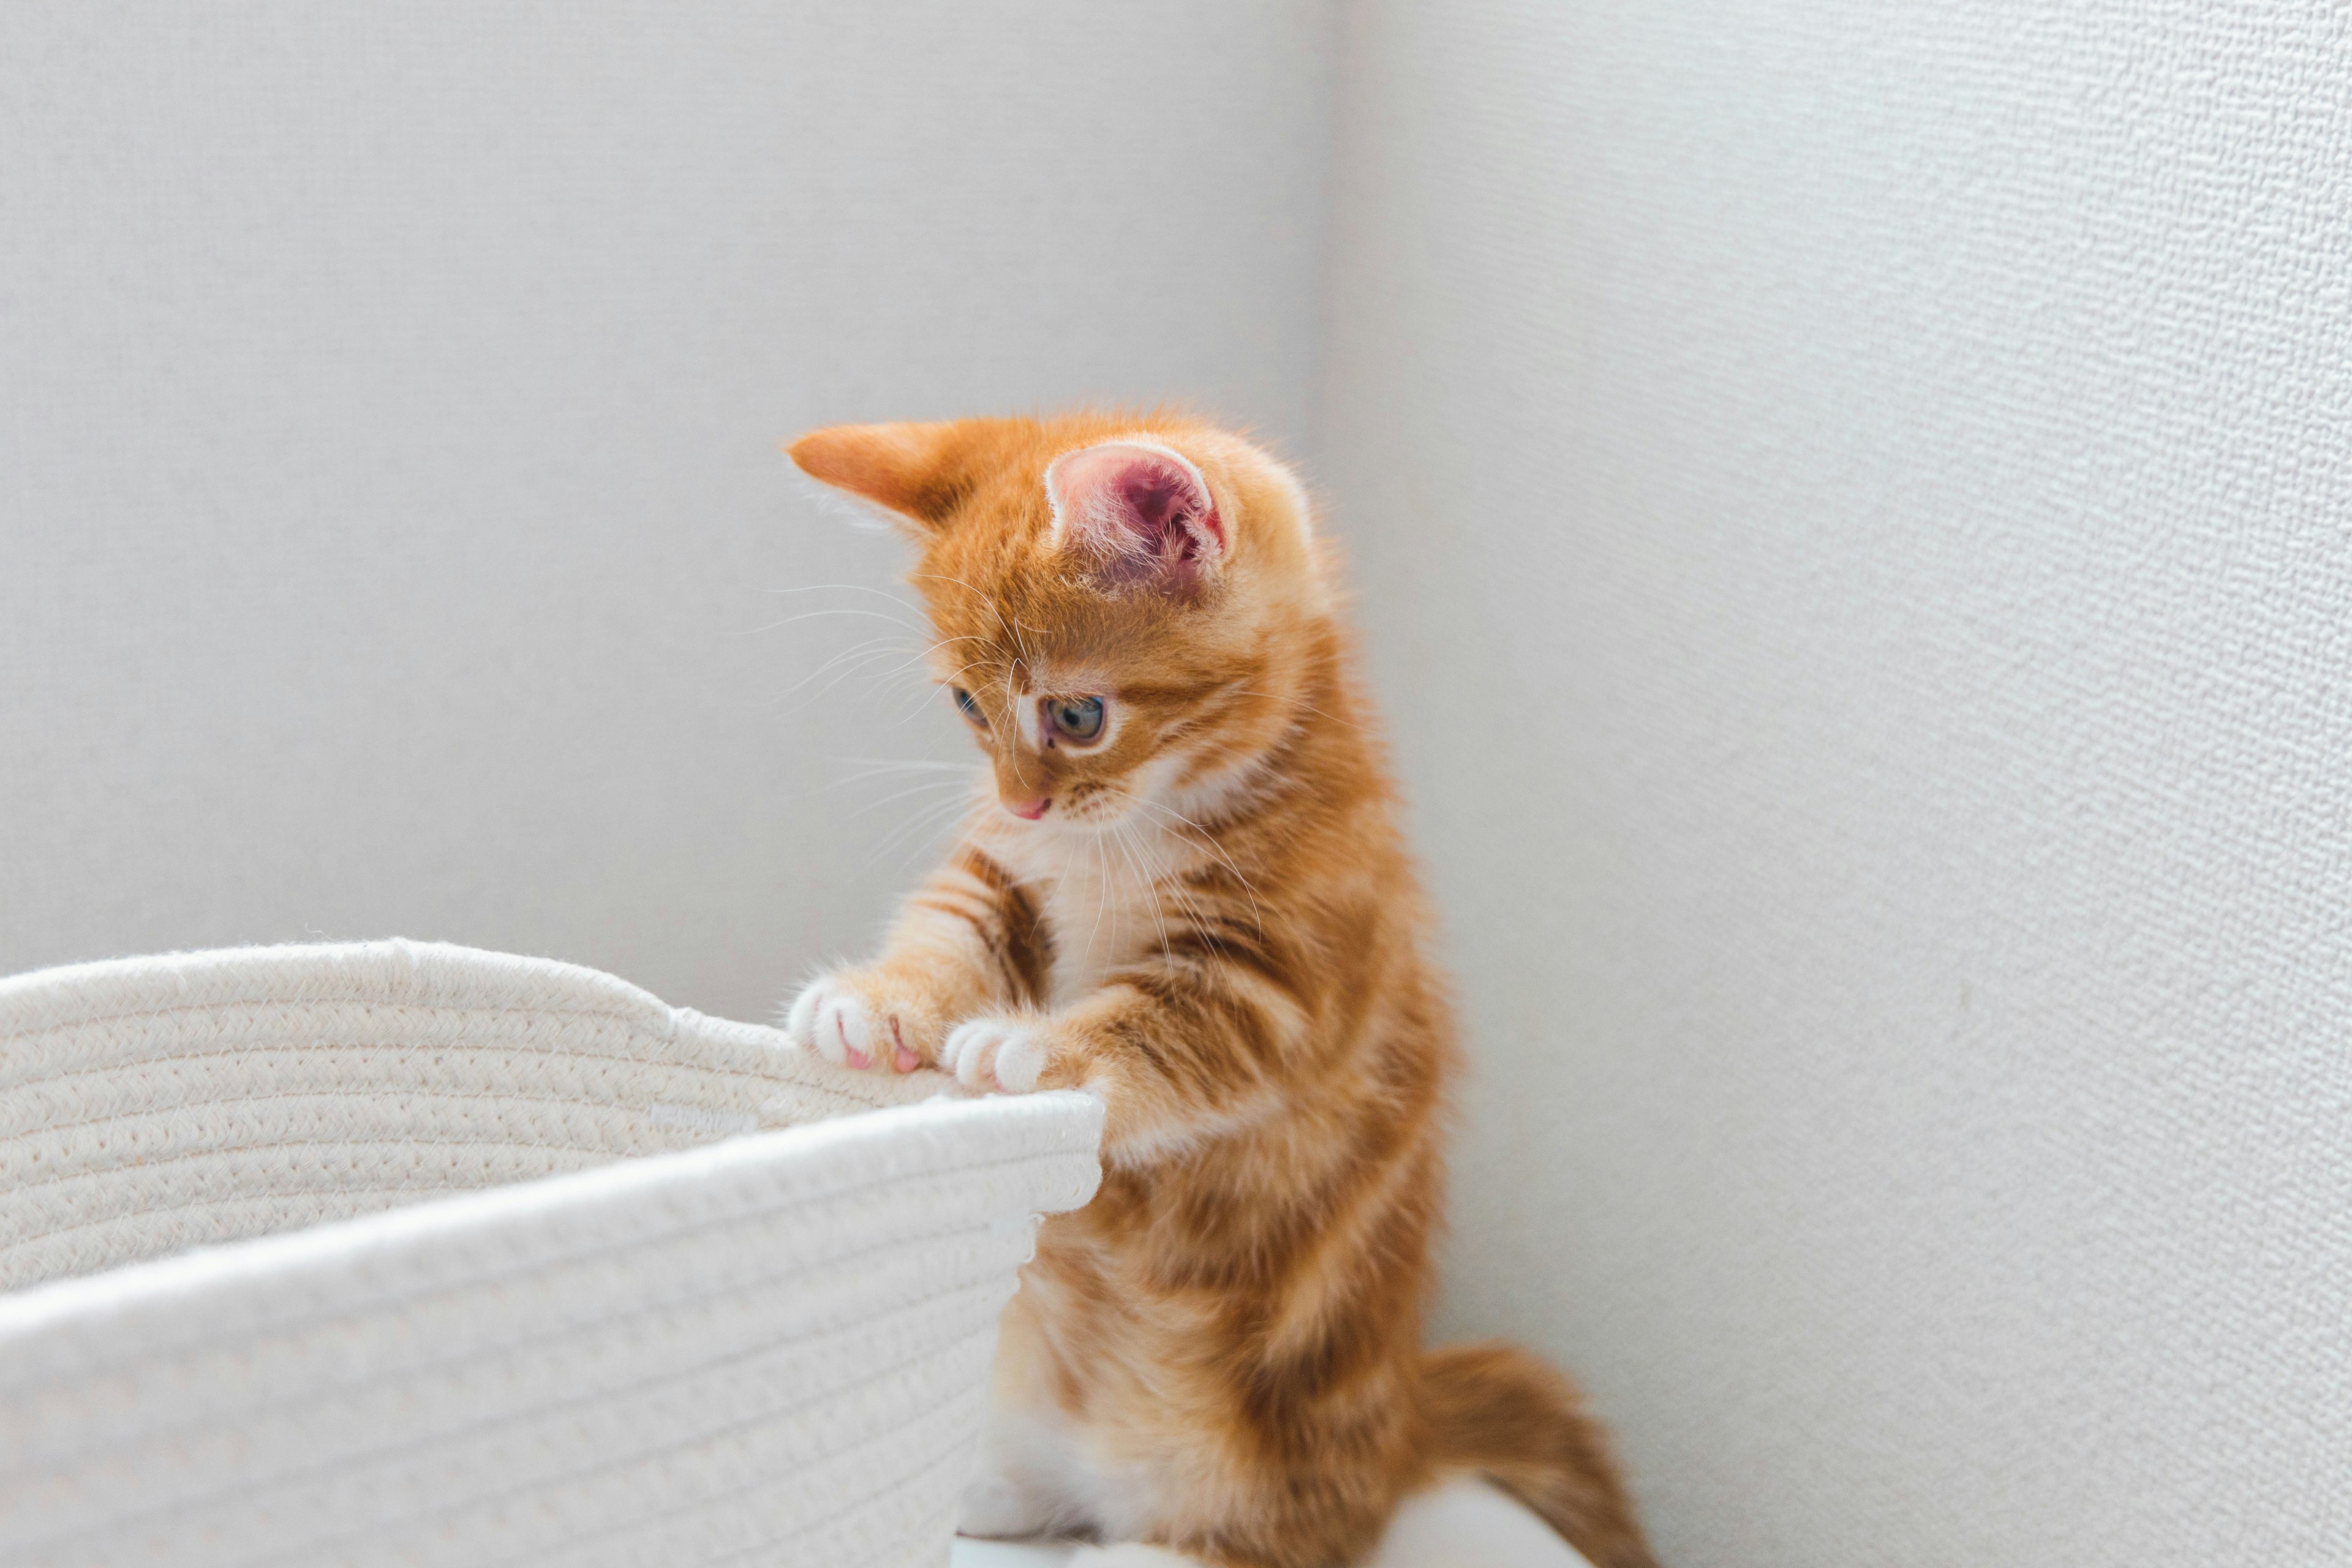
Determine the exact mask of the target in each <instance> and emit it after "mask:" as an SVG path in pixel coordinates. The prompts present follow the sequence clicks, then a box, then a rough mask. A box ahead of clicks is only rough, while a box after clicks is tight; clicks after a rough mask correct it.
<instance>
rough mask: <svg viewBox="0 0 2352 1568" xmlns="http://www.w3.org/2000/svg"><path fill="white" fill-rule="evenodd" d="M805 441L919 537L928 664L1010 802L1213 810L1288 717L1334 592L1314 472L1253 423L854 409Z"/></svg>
mask: <svg viewBox="0 0 2352 1568" xmlns="http://www.w3.org/2000/svg"><path fill="white" fill-rule="evenodd" d="M792 456H793V461H794V462H796V463H798V464H799V465H800V466H801V467H802V468H804V469H806V470H807V471H808V472H809V473H810V474H812V475H814V477H815V478H817V479H822V480H824V482H825V483H827V484H830V485H834V486H836V487H838V488H839V489H843V490H845V491H847V492H849V493H850V494H852V495H854V496H856V497H858V498H859V499H861V500H865V501H867V502H870V503H872V504H873V505H875V506H877V507H879V508H881V509H882V510H883V511H884V513H885V514H886V515H887V517H888V518H889V519H890V521H892V522H893V523H895V524H897V525H898V527H899V529H900V531H902V532H905V533H906V534H908V536H909V537H911V538H912V539H913V540H914V541H915V542H916V543H917V544H918V545H919V547H920V548H921V551H922V557H921V560H920V561H919V563H918V564H917V565H916V567H915V569H914V571H913V572H912V574H910V576H909V580H910V581H911V582H912V583H913V584H914V585H915V587H916V589H917V590H918V591H919V593H920V594H921V595H922V597H923V603H924V606H925V608H926V610H927V611H928V613H929V617H930V621H931V625H932V626H933V627H934V628H935V630H936V631H937V633H938V640H937V642H936V644H935V646H934V647H933V649H932V653H931V665H932V670H933V673H934V674H935V676H936V677H937V678H938V679H939V681H940V684H941V685H942V686H945V687H947V688H948V689H950V690H951V691H952V692H953V693H954V697H955V701H956V705H957V707H958V708H959V709H960V710H961V711H962V713H963V715H964V719H965V721H966V722H967V723H968V724H969V725H970V726H971V731H972V735H973V738H974V740H976V741H977V742H979V744H980V746H981V747H982V750H983V751H985V752H987V753H988V755H989V758H990V761H991V762H992V764H993V767H994V770H995V777H996V790H997V797H998V800H999V802H1000V803H1001V805H1003V809H1004V811H1005V812H1007V813H1010V814H1011V815H1012V816H1013V817H1018V818H1022V819H1024V820H1027V821H1030V822H1034V823H1037V824H1038V826H1039V828H1040V830H1044V831H1054V830H1056V829H1058V828H1060V827H1062V826H1075V827H1079V828H1099V827H1102V826H1108V825H1109V824H1111V823H1114V822H1117V821H1118V820H1120V819H1122V818H1124V817H1125V816H1128V815H1129V813H1130V812H1142V813H1145V814H1147V815H1149V814H1150V813H1151V812H1153V811H1154V810H1160V811H1173V812H1176V813H1179V814H1184V815H1192V813H1193V812H1195V811H1197V810H1200V809H1207V808H1211V807H1213V805H1215V803H1216V802H1217V800H1218V798H1219V797H1220V796H1221V795H1223V794H1224V793H1226V792H1229V791H1232V790H1234V789H1236V788H1240V787H1245V786H1246V785H1247V784H1248V783H1249V782H1250V780H1251V778H1252V777H1253V775H1254V773H1255V764H1256V763H1258V762H1260V761H1261V760H1262V759H1263V758H1264V757H1265V754H1266V752H1268V751H1269V749H1271V748H1272V747H1273V746H1274V745H1276V743H1277V742H1279V741H1280V740H1281V738H1282V736H1283V734H1284V732H1285V731H1286V729H1287V727H1288V726H1289V725H1290V723H1291V722H1292V721H1293V719H1294V717H1295V712H1294V707H1295V703H1296V701H1297V686H1298V683H1299V681H1300V680H1301V679H1302V678H1303V676H1304V673H1305V671H1306V670H1307V668H1308V666H1309V664H1310V663H1311V662H1312V658H1313V657H1314V655H1313V652H1312V650H1311V649H1310V648H1309V647H1308V645H1309V643H1310V642H1311V641H1312V640H1313V639H1312V638H1311V637H1309V636H1308V635H1307V633H1308V629H1309V628H1310V627H1311V626H1314V625H1316V624H1318V623H1320V622H1321V621H1322V620H1323V618H1324V616H1326V614H1327V611H1328V595H1327V592H1326V589H1325V586H1324V577H1323V573H1322V570H1321V567H1320V565H1319V562H1318V550H1317V547H1316V543H1315V540H1314V537H1313V533H1312V529H1311V523H1310V521H1309V516H1308V506H1307V497H1306V493H1305V491H1304V490H1302V489H1300V487H1299V485H1298V482H1297V480H1296V479H1293V478H1292V477H1291V475H1290V474H1289V472H1288V471H1287V470H1286V469H1285V468H1283V467H1282V466H1281V465H1280V464H1278V463H1276V461H1275V460H1274V459H1273V458H1269V457H1267V456H1266V455H1265V453H1263V452H1261V451H1259V450H1258V449H1257V448H1256V447H1253V446H1251V445H1250V444H1249V443H1248V442H1246V441H1244V440H1242V439H1241V438H1240V437H1235V436H1232V435H1228V434H1226V433H1225V432H1223V431H1221V430H1216V429H1213V428H1211V427H1209V426H1202V425H1200V424H1196V423H1194V422H1192V421H1191V420H1187V419H1183V418H1181V417H1174V416H1164V415H1148V416H1108V415H1092V414H1088V415H1073V416H1065V417H1060V418H1052V419H961V420H953V421H950V422H947V423H942V424H934V425H915V424H908V425H845V426H835V427H834V428H832V429H828V430H818V431H815V432H813V433H812V434H810V435H807V436H803V437H801V438H800V439H799V440H798V441H795V442H794V443H793V446H792ZM1008 826H1009V821H1008Z"/></svg>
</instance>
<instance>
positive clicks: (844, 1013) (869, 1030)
mask: <svg viewBox="0 0 2352 1568" xmlns="http://www.w3.org/2000/svg"><path fill="white" fill-rule="evenodd" d="M925 1015H926V1010H925V1009H923V1008H921V1007H919V1006H918V1005H914V1004H912V1003H908V1002H905V1001H898V1002H893V1001H891V1000H890V999H888V998H886V997H883V996H880V995H877V994H876V992H875V988H874V987H872V986H870V985H867V984H863V983H862V980H861V977H860V976H858V975H857V974H856V973H850V972H844V973H838V974H827V975H824V976H822V977H820V978H818V979H816V980H814V981H812V982H810V983H809V986H808V988H807V989H806V990H804V991H803V992H802V993H801V994H800V995H799V996H797V997H796V998H794V999H793V1007H792V1011H791V1013H789V1014H788V1015H786V1016H785V1019H784V1032H785V1033H786V1034H788V1035H790V1036H791V1037H793V1044H794V1045H796V1046H798V1047H800V1048H801V1049H803V1050H804V1051H809V1052H813V1053H814V1054H815V1055H817V1056H820V1057H823V1058H824V1059H825V1060H826V1061H829V1062H831V1063H833V1064H834V1065H835V1067H845V1068H856V1069H857V1070H858V1071H860V1072H873V1071H880V1072H913V1071H914V1070H915V1069H916V1068H919V1067H920V1066H922V1065H923V1048H924V1047H925V1046H926V1045H928V1044H929V1038H928V1037H929V1036H931V1035H935V1034H936V1033H937V1030H936V1026H930V1025H929V1021H928V1018H927V1017H926V1016H925Z"/></svg>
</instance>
